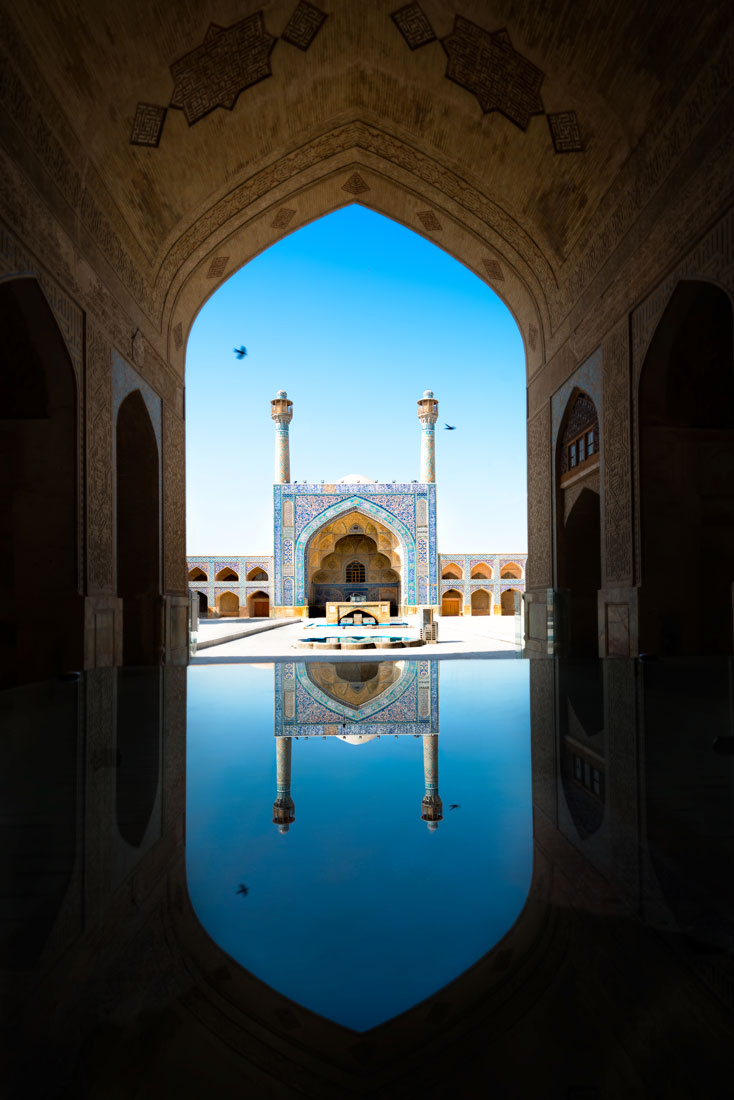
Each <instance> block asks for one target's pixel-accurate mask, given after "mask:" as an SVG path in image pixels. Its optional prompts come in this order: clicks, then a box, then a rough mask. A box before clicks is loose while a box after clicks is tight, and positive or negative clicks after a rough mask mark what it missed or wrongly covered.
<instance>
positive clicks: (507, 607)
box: [500, 588, 520, 615]
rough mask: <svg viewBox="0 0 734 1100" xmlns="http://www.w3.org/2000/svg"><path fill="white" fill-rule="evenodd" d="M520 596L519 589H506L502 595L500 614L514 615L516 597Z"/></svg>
mask: <svg viewBox="0 0 734 1100" xmlns="http://www.w3.org/2000/svg"><path fill="white" fill-rule="evenodd" d="M519 595H520V592H519V590H518V589H517V588H506V589H505V591H504V592H503V593H502V594H501V595H500V614H502V615H514V614H515V602H516V599H515V598H516V597H517V596H519Z"/></svg>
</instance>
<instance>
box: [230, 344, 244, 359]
mask: <svg viewBox="0 0 734 1100" xmlns="http://www.w3.org/2000/svg"><path fill="white" fill-rule="evenodd" d="M232 351H233V352H234V353H235V355H236V356H237V358H238V359H244V358H245V356H246V355H247V348H246V347H245V346H244V345H243V346H242V347H239V348H232Z"/></svg>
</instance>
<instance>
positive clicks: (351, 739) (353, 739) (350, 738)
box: [337, 733, 377, 745]
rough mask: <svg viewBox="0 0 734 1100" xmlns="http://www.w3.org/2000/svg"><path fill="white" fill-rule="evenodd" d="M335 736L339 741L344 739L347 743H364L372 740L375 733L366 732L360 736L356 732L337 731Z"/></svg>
mask: <svg viewBox="0 0 734 1100" xmlns="http://www.w3.org/2000/svg"><path fill="white" fill-rule="evenodd" d="M337 737H338V738H339V740H340V741H345V742H346V743H347V745H366V744H367V742H368V741H374V739H375V737H377V734H376V733H368V734H366V735H363V736H362V737H360V736H359V734H358V733H338V734H337Z"/></svg>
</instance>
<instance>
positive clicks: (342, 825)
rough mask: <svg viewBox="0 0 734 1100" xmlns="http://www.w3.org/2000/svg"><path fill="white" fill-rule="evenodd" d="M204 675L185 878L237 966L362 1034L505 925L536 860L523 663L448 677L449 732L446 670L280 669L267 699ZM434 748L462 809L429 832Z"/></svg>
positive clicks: (241, 684)
mask: <svg viewBox="0 0 734 1100" xmlns="http://www.w3.org/2000/svg"><path fill="white" fill-rule="evenodd" d="M209 671H210V668H207V670H206V673H207V674H206V675H203V676H202V675H199V670H198V669H197V670H195V673H194V675H192V676H191V677H190V706H191V713H192V715H193V714H194V713H196V712H197V711H198V712H200V713H201V714H202V715H206V720H205V721H204V722H201V723H200V722H198V721H197V720H196V719H195V718H192V720H191V721H190V723H189V743H188V759H189V771H188V792H187V801H188V815H187V818H188V820H187V881H188V888H189V892H190V895H191V899H192V902H193V905H194V908H195V910H196V913H197V915H198V917H199V919H200V920H201V922H202V924H203V926H204V927H205V928H206V929H207V931H208V932H209V933H210V935H211V936H212V937H213V938H214V940H215V941H216V942H217V943H218V944H219V945H220V946H221V947H222V948H223V949H224V950H225V951H226V952H227V953H228V954H229V955H231V956H232V957H233V958H235V959H236V960H237V961H238V962H240V963H241V964H242V965H243V966H245V967H246V968H247V969H248V970H250V971H251V972H253V973H254V974H256V975H257V976H258V977H260V978H262V979H263V981H265V982H267V983H268V984H269V985H271V986H274V987H275V988H276V989H278V990H280V991H281V992H282V993H284V994H285V995H286V996H288V997H290V998H292V999H293V1000H295V1001H297V1002H298V1003H299V1004H302V1005H306V1006H307V1007H309V1008H311V1009H313V1010H314V1011H316V1012H318V1013H320V1014H321V1015H324V1016H327V1017H328V1018H330V1019H333V1020H336V1021H338V1022H339V1023H342V1024H346V1025H347V1026H349V1027H352V1028H355V1029H357V1030H364V1029H366V1028H369V1027H372V1026H374V1025H376V1024H378V1023H381V1022H382V1021H383V1020H385V1019H388V1018H389V1017H391V1016H394V1015H396V1014H397V1013H399V1012H401V1011H404V1010H406V1009H407V1008H409V1007H410V1006H411V1005H413V1004H415V1003H416V1002H418V1001H420V1000H422V999H424V998H425V997H427V996H429V995H430V994H431V993H433V992H435V990H436V989H439V988H441V986H443V985H445V984H446V983H447V982H448V981H450V980H451V979H452V978H454V977H457V976H458V975H459V974H460V973H461V972H462V971H463V970H465V969H466V968H467V967H468V966H471V964H472V963H473V962H475V961H476V959H477V958H479V957H481V956H482V955H483V954H485V953H486V952H487V951H488V950H489V949H490V948H491V947H492V946H493V944H494V943H496V942H497V940H498V939H500V938H501V937H502V936H503V935H504V934H505V932H507V930H508V929H509V928H510V927H511V925H512V923H513V921H514V920H515V919H516V918H517V916H518V914H519V912H520V910H521V909H522V906H523V904H524V901H525V898H526V896H527V891H528V888H529V884H530V873H531V863H532V845H531V804H530V755H529V748H530V745H529V733H530V730H529V714H528V684H527V666H526V665H522V664H520V663H517V664H516V666H515V670H514V675H511V676H510V677H509V678H508V677H507V675H506V674H505V673H504V672H503V671H502V670H501V669H500V668H499V663H498V662H492V663H490V662H486V663H485V664H483V665H482V666H481V669H480V670H479V673H477V670H474V671H473V673H472V669H471V667H470V666H468V665H466V664H464V663H459V662H452V664H451V665H450V666H444V667H443V669H442V671H441V675H440V679H441V724H442V725H443V731H444V732H443V733H441V735H440V737H439V725H440V723H439V663H438V662H437V661H424V660H420V661H389V662H388V661H384V662H362V663H359V662H355V663H352V662H349V663H345V662H342V663H339V664H337V663H336V662H334V663H332V662H325V663H323V664H322V663H321V662H319V664H318V667H317V666H316V663H315V662H311V663H309V662H289V663H283V664H276V665H275V667H274V669H273V671H272V673H270V675H271V677H272V679H271V681H270V685H269V699H268V697H267V696H268V684H267V680H266V675H265V674H264V671H263V670H259V669H253V668H252V667H251V666H230V667H223V668H220V670H219V672H218V676H219V679H218V681H217V682H216V683H215V682H214V681H212V679H211V677H210V676H209V675H208V673H209ZM500 685H501V687H500ZM362 688H366V689H367V691H366V693H365V695H364V697H363V698H362V700H361V703H360V704H359V705H356V703H355V698H360V692H361V689H362ZM273 691H274V697H273ZM243 698H247V700H248V707H247V709H244V708H243V707H242V705H241V702H240V700H242V699H243ZM493 699H494V701H493ZM225 710H226V713H227V717H226V721H222V720H218V721H217V720H216V719H217V718H218V717H219V715H220V713H221V712H224V711H225ZM268 710H269V711H270V714H271V715H272V718H271V720H270V722H268V721H267V718H266V714H267V711H268ZM213 718H214V719H215V721H214V722H213V721H212V719H213ZM271 722H272V723H274V724H273V725H272V726H271V724H270V723H271ZM228 723H229V724H228ZM230 729H231V734H232V735H231V736H230V735H229V730H230ZM273 733H274V737H273ZM439 745H440V755H441V767H442V771H443V773H444V782H445V783H447V784H448V789H450V791H451V795H452V799H454V801H455V802H456V803H457V804H460V805H461V807H462V809H461V812H460V813H456V814H453V815H452V819H451V822H450V823H449V822H447V823H445V824H444V825H443V826H442V829H441V831H440V833H437V830H438V827H439V822H441V820H442V818H443V807H442V801H441V796H440V794H439ZM273 751H274V755H275V780H276V792H275V793H276V797H275V801H274V803H273V815H272V820H273V823H274V824H275V825H276V829H275V830H265V828H264V824H265V820H266V819H265V818H264V815H263V807H264V805H265V804H266V801H265V800H266V797H267V793H268V789H270V790H271V791H272V787H270V783H271V782H272V779H271V776H272V770H271V769H272V763H270V765H269V766H268V762H267V757H268V755H269V756H270V760H271V761H272V754H273ZM212 754H214V757H215V760H216V763H213V762H212ZM271 797H272V795H271ZM295 822H297V824H296V825H294V823H295ZM421 822H424V823H425V824H424V825H421ZM426 826H427V828H426ZM240 881H244V882H245V883H246V884H247V887H248V890H247V894H246V907H245V906H244V905H243V904H242V902H243V899H242V898H241V897H238V896H237V894H236V890H234V886H233V884H234V883H236V882H240Z"/></svg>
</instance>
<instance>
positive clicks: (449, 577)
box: [441, 562, 464, 581]
mask: <svg viewBox="0 0 734 1100" xmlns="http://www.w3.org/2000/svg"><path fill="white" fill-rule="evenodd" d="M463 579H464V570H463V569H462V568H461V566H460V565H457V564H456V562H449V563H448V564H446V565H442V566H441V580H442V581H463Z"/></svg>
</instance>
